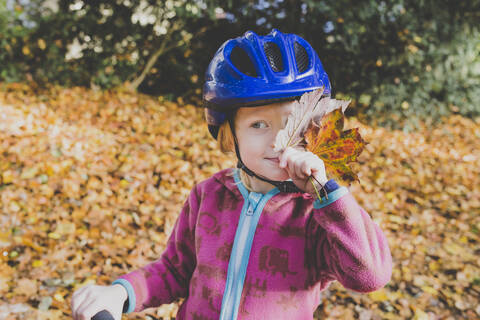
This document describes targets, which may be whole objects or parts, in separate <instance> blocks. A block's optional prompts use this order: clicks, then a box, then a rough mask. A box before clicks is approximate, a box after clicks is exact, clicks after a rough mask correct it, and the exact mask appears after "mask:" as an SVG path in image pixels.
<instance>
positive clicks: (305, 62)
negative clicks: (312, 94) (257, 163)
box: [203, 29, 331, 192]
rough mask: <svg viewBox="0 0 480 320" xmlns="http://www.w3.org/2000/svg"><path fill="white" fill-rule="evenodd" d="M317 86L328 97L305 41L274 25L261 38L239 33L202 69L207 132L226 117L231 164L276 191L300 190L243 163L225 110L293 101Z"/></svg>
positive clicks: (326, 83) (325, 83)
mask: <svg viewBox="0 0 480 320" xmlns="http://www.w3.org/2000/svg"><path fill="white" fill-rule="evenodd" d="M322 87H323V88H324V95H330V93H331V88H330V81H329V80H328V75H327V73H326V72H325V70H324V69H323V66H322V63H321V62H320V59H319V58H318V55H317V53H316V52H315V50H314V49H313V48H312V46H311V45H310V44H309V43H308V42H307V41H305V40H304V39H302V38H300V37H299V36H297V35H295V34H284V33H281V32H280V31H278V30H276V29H273V30H272V32H270V33H269V34H268V35H266V36H258V35H257V34H255V33H254V32H252V31H247V32H246V33H245V34H244V35H243V37H238V38H235V39H231V40H228V41H226V42H225V43H224V44H223V45H222V46H221V47H220V48H219V49H218V50H217V52H216V53H215V55H214V57H213V59H212V61H211V62H210V65H209V66H208V68H207V71H206V74H205V84H204V86H203V102H204V106H205V107H206V109H205V116H206V118H207V124H208V130H209V131H210V133H211V135H212V136H213V137H214V138H215V139H217V135H218V130H219V128H220V125H221V124H222V123H223V122H225V121H230V128H231V129H232V133H233V137H234V142H235V152H236V155H237V159H238V164H237V167H238V168H240V169H242V170H243V171H245V172H246V173H247V174H248V175H250V176H255V177H257V178H259V179H260V180H263V181H266V182H269V183H271V184H273V185H275V186H277V187H278V188H279V189H280V191H282V192H301V190H299V189H298V188H297V187H296V186H295V185H294V184H293V182H291V181H272V180H269V179H267V178H266V177H262V176H259V175H257V174H256V173H255V172H253V171H251V170H250V169H248V168H247V167H246V166H245V164H244V163H243V161H242V159H241V157H240V151H239V149H238V141H237V137H236V134H235V130H234V125H233V119H232V117H229V114H230V112H232V111H234V110H236V109H237V108H240V107H253V106H260V105H265V104H270V103H274V102H279V101H285V100H293V99H296V98H298V97H300V96H301V95H302V94H304V93H305V92H309V91H313V90H315V89H318V88H322ZM322 189H323V186H322ZM322 191H325V190H324V189H323V190H322Z"/></svg>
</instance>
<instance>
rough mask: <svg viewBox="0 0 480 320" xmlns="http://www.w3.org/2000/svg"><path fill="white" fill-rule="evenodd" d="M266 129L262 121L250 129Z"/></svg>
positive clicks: (255, 123)
mask: <svg viewBox="0 0 480 320" xmlns="http://www.w3.org/2000/svg"><path fill="white" fill-rule="evenodd" d="M266 127H267V124H266V123H265V122H264V121H257V122H254V123H253V124H252V128H255V129H264V128H266Z"/></svg>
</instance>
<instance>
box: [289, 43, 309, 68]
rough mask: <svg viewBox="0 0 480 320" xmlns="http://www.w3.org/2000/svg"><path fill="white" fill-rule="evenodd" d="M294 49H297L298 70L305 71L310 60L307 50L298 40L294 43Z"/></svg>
mask: <svg viewBox="0 0 480 320" xmlns="http://www.w3.org/2000/svg"><path fill="white" fill-rule="evenodd" d="M293 49H294V51H295V61H296V62H297V69H298V72H300V73H303V72H305V71H306V70H307V68H308V62H309V61H308V54H307V50H305V48H304V47H303V46H302V45H301V44H299V43H298V42H296V41H295V43H294V45H293Z"/></svg>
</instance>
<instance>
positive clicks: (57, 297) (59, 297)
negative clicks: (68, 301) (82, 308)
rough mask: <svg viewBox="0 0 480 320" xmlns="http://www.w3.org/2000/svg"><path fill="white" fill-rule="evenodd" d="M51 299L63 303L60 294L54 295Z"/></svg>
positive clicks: (63, 300)
mask: <svg viewBox="0 0 480 320" xmlns="http://www.w3.org/2000/svg"><path fill="white" fill-rule="evenodd" d="M53 298H54V299H55V300H57V301H58V302H65V299H63V296H62V295H61V294H60V293H55V295H54V296H53Z"/></svg>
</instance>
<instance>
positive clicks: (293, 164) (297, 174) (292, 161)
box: [288, 153, 303, 179]
mask: <svg viewBox="0 0 480 320" xmlns="http://www.w3.org/2000/svg"><path fill="white" fill-rule="evenodd" d="M302 158H303V155H302V154H301V153H295V154H292V155H291V156H290V157H289V159H288V168H289V169H290V172H291V173H293V174H294V176H290V178H292V179H294V178H297V179H303V178H302V176H303V174H302V173H301V170H299V168H298V167H299V163H300V161H301V160H302Z"/></svg>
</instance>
